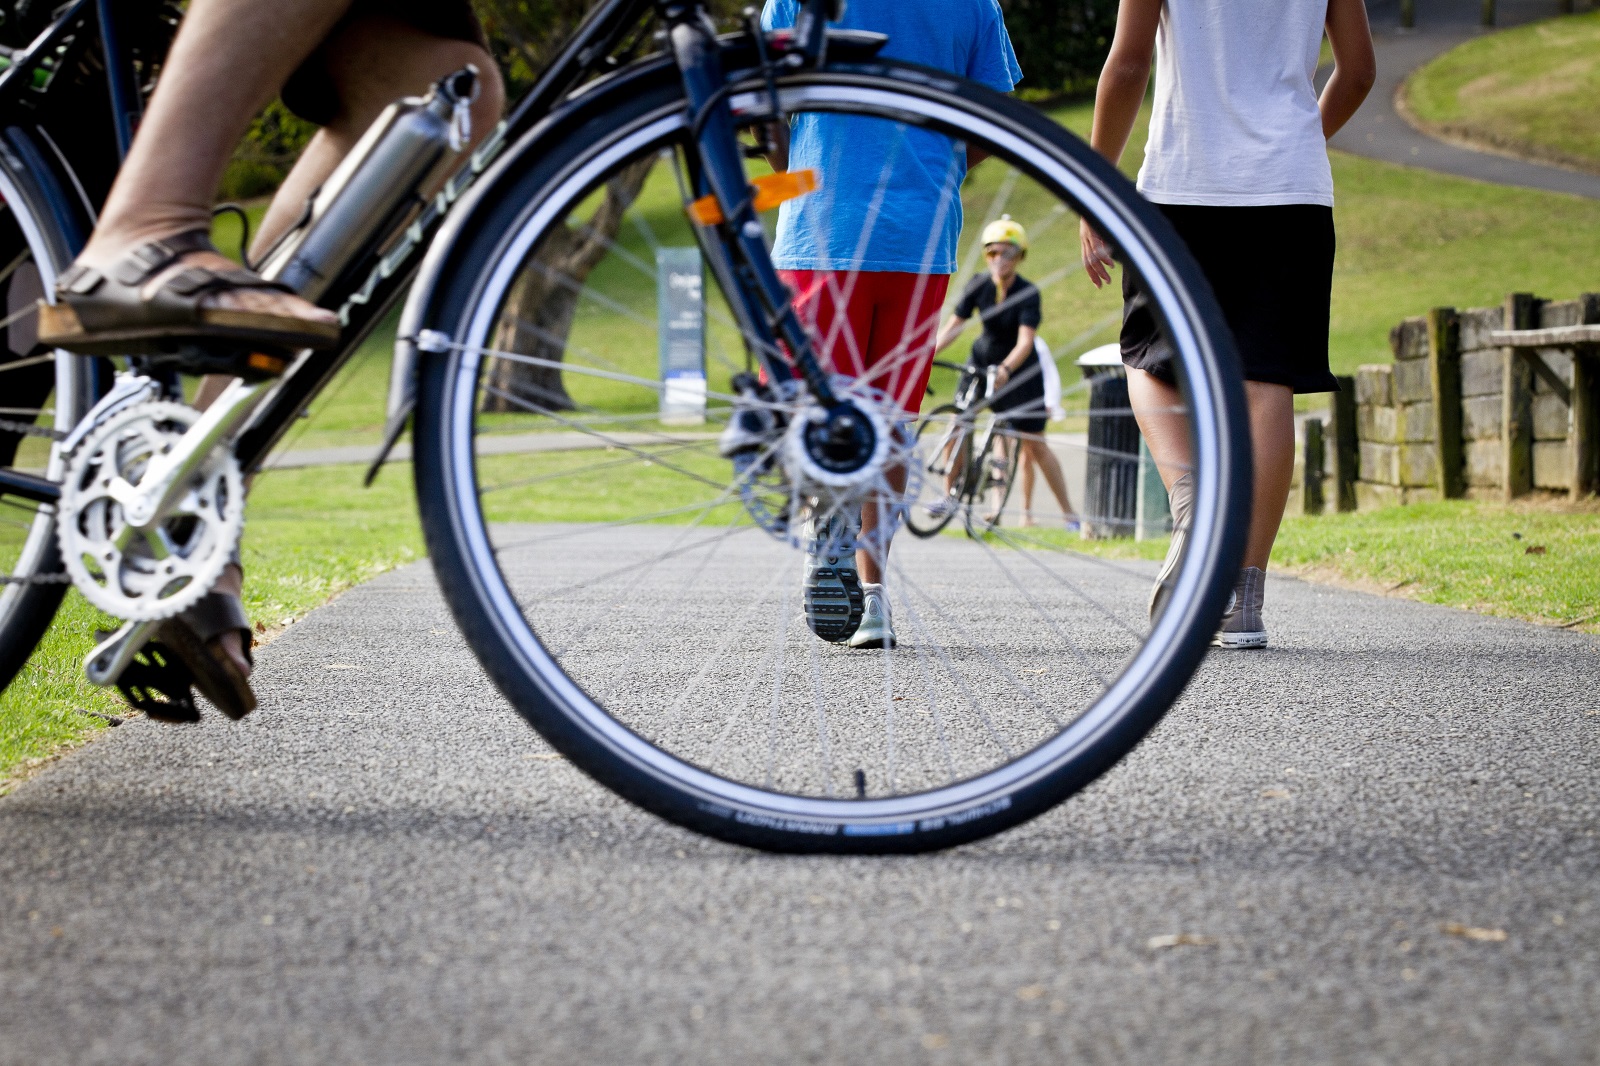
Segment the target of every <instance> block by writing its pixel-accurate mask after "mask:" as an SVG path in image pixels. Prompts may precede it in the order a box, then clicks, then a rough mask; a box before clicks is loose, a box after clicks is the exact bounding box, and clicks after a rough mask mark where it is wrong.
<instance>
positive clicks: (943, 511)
mask: <svg viewBox="0 0 1600 1066" xmlns="http://www.w3.org/2000/svg"><path fill="white" fill-rule="evenodd" d="M916 454H917V459H918V460H919V462H918V467H919V476H918V480H919V482H920V484H919V486H918V492H917V496H916V498H914V499H911V500H908V501H907V503H906V528H907V529H908V530H910V531H911V532H912V533H914V534H916V535H917V536H919V537H932V536H936V535H937V534H939V533H942V532H943V531H944V528H945V527H946V526H948V525H949V524H950V520H951V519H952V518H954V517H955V516H956V512H957V511H958V510H960V509H961V508H962V507H963V506H965V503H964V500H965V496H966V487H967V473H968V471H970V470H971V468H972V467H971V459H972V432H971V424H970V423H968V422H966V421H965V420H963V419H962V417H961V409H960V408H959V407H957V406H956V405H955V404H953V403H947V404H942V405H940V406H939V407H935V408H934V409H933V410H932V411H928V412H926V413H924V414H923V416H922V418H920V419H919V420H918V421H917V446H916ZM946 480H948V481H949V488H948V489H946V487H945V482H946Z"/></svg>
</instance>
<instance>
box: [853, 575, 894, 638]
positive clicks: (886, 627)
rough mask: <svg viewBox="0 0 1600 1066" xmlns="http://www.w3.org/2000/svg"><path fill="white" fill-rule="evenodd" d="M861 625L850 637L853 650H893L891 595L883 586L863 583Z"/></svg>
mask: <svg viewBox="0 0 1600 1066" xmlns="http://www.w3.org/2000/svg"><path fill="white" fill-rule="evenodd" d="M861 600H862V603H861V624H860V625H859V626H857V627H856V631H855V633H853V634H852V635H851V637H850V641H849V644H850V646H851V647H852V648H892V647H894V645H895V639H894V620H893V619H892V618H891V617H890V616H889V595H888V593H886V592H884V591H883V586H882V585H874V584H871V583H870V582H865V581H864V582H862V583H861Z"/></svg>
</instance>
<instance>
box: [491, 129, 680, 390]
mask: <svg viewBox="0 0 1600 1066" xmlns="http://www.w3.org/2000/svg"><path fill="white" fill-rule="evenodd" d="M655 162H656V160H655V157H654V156H650V157H648V158H646V159H641V160H639V161H638V162H635V163H632V164H630V165H629V166H628V167H627V168H625V169H624V170H622V171H619V172H618V173H617V175H616V176H615V177H614V178H612V179H611V180H610V181H609V182H607V183H606V194H605V199H604V200H603V201H602V202H601V204H600V206H599V207H598V208H597V209H596V210H595V212H594V214H593V215H592V216H591V217H590V219H589V221H588V222H587V223H584V224H582V225H580V226H578V227H577V228H572V226H570V225H568V226H561V227H558V228H555V229H552V230H551V231H550V233H549V235H548V236H547V237H546V238H545V240H544V243H543V244H541V245H540V246H539V250H538V251H537V252H536V253H535V254H534V256H533V258H532V259H531V260H529V262H528V265H527V267H526V268H524V270H523V271H522V274H521V275H520V276H519V277H518V278H517V280H516V282H515V283H514V284H513V285H512V287H511V294H510V296H509V297H508V298H507V300H506V306H505V309H504V310H503V311H502V312H501V315H500V324H499V326H498V327H496V329H495V332H494V334H493V337H492V339H491V340H490V344H491V345H492V346H493V348H494V349H495V351H499V352H514V353H516V354H518V355H527V356H531V357H533V358H535V359H540V360H544V361H546V362H547V363H560V362H562V361H563V360H564V359H565V356H566V350H567V335H568V334H569V333H570V332H571V330H572V319H573V316H574V315H576V314H577V310H578V300H579V297H580V296H581V294H582V292H583V285H584V281H585V279H587V278H588V276H589V274H590V272H591V271H593V270H594V268H595V267H596V266H598V265H599V264H600V261H601V260H602V259H604V258H605V255H606V252H607V251H608V250H609V249H610V247H611V242H612V241H613V240H614V239H615V238H616V236H617V231H618V230H619V229H621V228H622V220H623V217H624V216H625V215H626V213H627V211H628V208H629V207H631V206H633V202H634V200H636V199H638V197H639V191H640V190H641V189H642V188H643V187H644V182H645V178H646V177H648V176H649V174H650V169H651V167H652V166H654V165H655ZM575 406H576V405H575V404H574V403H573V402H572V398H571V397H570V396H568V395H567V390H566V386H565V384H564V383H563V381H562V372H561V370H560V368H559V367H556V366H548V365H534V364H530V363H526V362H522V361H519V360H512V359H495V360H494V361H493V362H492V364H491V366H490V371H489V379H488V383H487V386H486V388H485V394H484V400H483V409H484V410H485V411H523V412H532V413H535V414H537V413H542V412H545V411H571V410H573V409H574V408H575Z"/></svg>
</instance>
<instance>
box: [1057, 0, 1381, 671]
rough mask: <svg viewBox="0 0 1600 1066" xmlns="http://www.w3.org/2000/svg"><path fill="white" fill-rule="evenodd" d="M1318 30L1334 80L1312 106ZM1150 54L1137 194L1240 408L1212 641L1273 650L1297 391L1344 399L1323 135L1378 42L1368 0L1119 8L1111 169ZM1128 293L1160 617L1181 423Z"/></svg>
mask: <svg viewBox="0 0 1600 1066" xmlns="http://www.w3.org/2000/svg"><path fill="white" fill-rule="evenodd" d="M1324 34H1326V35H1327V38H1328V40H1329V43H1330V44H1331V45H1332V47H1333V56H1334V72H1333V76H1332V77H1331V78H1330V79H1329V81H1328V84H1327V86H1326V87H1325V88H1324V89H1323V92H1322V95H1321V98H1320V99H1319V98H1318V96H1317V93H1316V89H1315V86H1314V78H1315V76H1316V70H1317V61H1318V57H1319V54H1320V51H1321V45H1322V38H1323V35H1324ZM1152 57H1153V58H1154V65H1155V73H1156V83H1155V104H1154V109H1153V112H1152V115H1151V121H1150V138H1149V141H1148V143H1147V144H1146V147H1145V158H1144V164H1143V166H1141V167H1140V169H1139V181H1138V184H1139V191H1140V192H1141V193H1143V194H1144V195H1145V197H1146V198H1147V199H1149V200H1150V201H1152V202H1153V203H1155V204H1157V205H1159V206H1160V208H1161V210H1162V213H1163V214H1165V215H1166V216H1167V218H1168V220H1169V221H1170V222H1172V224H1173V226H1174V228H1175V229H1176V230H1177V232H1178V234H1179V236H1181V237H1182V238H1183V239H1184V241H1185V242H1186V243H1187V244H1188V246H1189V250H1190V251H1191V252H1192V253H1194V256H1195V259H1196V261H1197V262H1198V263H1199V264H1200V267H1201V270H1202V271H1203V272H1204V273H1205V275H1206V277H1207V280H1209V281H1210V282H1211V286H1212V289H1213V291H1214V292H1215V293H1216V295H1217V301H1218V304H1219V305H1220V307H1221V308H1222V311H1223V315H1224V318H1225V319H1226V320H1227V322H1228V325H1229V327H1230V328H1231V329H1232V331H1233V334H1234V338H1235V341H1236V342H1237V347H1238V349H1239V354H1240V358H1241V361H1242V362H1243V364H1244V369H1245V379H1246V382H1245V384H1246V395H1247V399H1248V402H1249V408H1250V434H1251V445H1252V448H1251V451H1252V454H1253V457H1254V460H1255V463H1254V466H1255V487H1254V497H1253V501H1252V510H1251V520H1250V534H1249V540H1248V543H1247V545H1246V548H1245V557H1244V569H1243V571H1242V573H1241V574H1240V577H1239V580H1238V582H1237V584H1236V585H1235V589H1234V597H1233V599H1232V600H1231V601H1230V606H1229V611H1228V614H1227V615H1226V616H1225V617H1224V619H1223V623H1222V626H1221V629H1220V630H1219V632H1218V634H1217V639H1216V643H1218V644H1220V645H1221V646H1223V647H1233V648H1259V647H1264V646H1265V645H1266V642H1267V634H1266V627H1265V625H1264V624H1263V623H1262V621H1261V603H1262V593H1263V589H1264V577H1265V570H1266V567H1267V561H1268V557H1269V556H1270V555H1271V552H1272V543H1273V541H1274V539H1276V537H1277V533H1278V526H1279V525H1280V523H1281V522H1282V521H1283V511H1284V506H1285V504H1286V503H1287V502H1288V497H1289V482H1290V479H1291V477H1292V472H1293V468H1294V394H1295V393H1296V392H1322V391H1328V390H1330V389H1333V388H1336V387H1337V386H1336V385H1335V383H1334V382H1333V378H1332V376H1331V375H1330V374H1329V372H1328V353H1327V328H1328V301H1329V290H1330V287H1331V284H1332V276H1333V255H1334V233H1333V214H1332V207H1333V191H1334V190H1333V175H1332V171H1331V169H1330V167H1329V164H1328V152H1327V138H1329V137H1331V136H1332V135H1333V134H1334V133H1335V132H1336V131H1337V130H1338V129H1339V128H1340V127H1341V126H1343V125H1344V124H1345V122H1347V121H1348V120H1349V118H1350V116H1351V115H1353V114H1355V111H1356V109H1357V108H1358V107H1360V106H1361V102H1362V101H1363V100H1364V99H1366V95H1367V93H1368V91H1370V90H1371V88H1372V83H1373V81H1374V80H1375V78H1376V64H1375V61H1374V58H1373V54H1372V34H1371V30H1370V29H1369V27H1368V25H1367V12H1366V7H1365V4H1364V2H1363V0H1121V6H1120V7H1119V8H1118V10H1117V29H1116V35H1115V37H1114V38H1113V40H1112V44H1111V54H1110V56H1109V57H1108V58H1107V60H1106V65H1105V68H1104V70H1103V71H1102V72H1101V75H1100V83H1099V87H1098V89H1097V91H1096V94H1095V111H1094V132H1093V135H1092V143H1093V146H1094V148H1095V150H1096V151H1098V152H1100V153H1101V154H1102V155H1104V156H1105V157H1106V158H1107V159H1109V160H1111V162H1112V163H1117V162H1119V161H1120V160H1121V158H1122V153H1123V150H1124V149H1125V148H1126V147H1127V143H1128V137H1129V134H1130V133H1131V132H1132V129H1133V124H1134V120H1135V118H1136V117H1137V115H1138V111H1139V106H1140V104H1141V102H1142V101H1143V99H1144V94H1145V88H1146V86H1147V85H1148V84H1149V80H1150V69H1151V61H1152ZM1080 238H1081V241H1082V245H1083V262H1084V268H1085V270H1086V271H1087V273H1088V275H1089V278H1090V280H1091V281H1093V282H1094V284H1095V285H1096V287H1098V286H1101V285H1104V284H1106V283H1107V282H1109V281H1110V280H1111V270H1112V267H1113V266H1114V257H1113V253H1112V250H1111V249H1110V248H1109V247H1108V246H1107V245H1106V243H1105V241H1104V240H1102V239H1101V237H1100V235H1099V234H1097V233H1096V232H1095V231H1094V230H1093V229H1092V228H1091V227H1090V226H1089V225H1088V224H1087V223H1083V224H1082V225H1081V227H1080ZM1122 286H1123V294H1124V324H1123V334H1122V342H1121V344H1122V354H1123V362H1124V363H1125V364H1126V365H1127V367H1128V393H1129V397H1130V399H1131V401H1132V405H1133V409H1134V414H1135V416H1136V417H1137V419H1138V422H1139V429H1140V431H1141V432H1142V433H1143V434H1144V437H1145V440H1146V442H1147V443H1148V444H1149V446H1150V451H1151V454H1152V455H1153V456H1154V458H1155V461H1156V465H1157V467H1158V468H1159V470H1160V472H1161V477H1162V480H1163V481H1164V482H1165V483H1166V485H1167V490H1168V493H1169V495H1170V497H1171V501H1172V512H1173V520H1174V532H1173V538H1172V547H1171V549H1170V551H1169V552H1168V555H1167V561H1166V563H1165V565H1164V566H1163V567H1162V570H1161V573H1160V575H1159V576H1158V577H1157V580H1156V586H1155V589H1154V590H1153V592H1152V594H1151V602H1150V612H1151V616H1152V618H1154V617H1155V616H1157V615H1159V613H1160V612H1161V610H1162V609H1163V607H1164V606H1165V603H1166V597H1167V595H1168V592H1169V589H1170V586H1169V581H1170V579H1171V578H1172V577H1173V576H1174V575H1175V574H1176V570H1177V566H1178V563H1179V562H1180V561H1181V558H1182V552H1183V548H1184V543H1185V540H1186V531H1187V527H1188V518H1189V514H1188V512H1189V507H1190V504H1191V501H1192V499H1193V481H1192V479H1191V478H1190V477H1189V471H1190V470H1191V469H1192V460H1191V456H1190V441H1189V428H1188V422H1187V418H1186V417H1185V416H1184V415H1183V414H1182V413H1181V412H1182V411H1183V397H1182V393H1181V392H1180V390H1179V389H1178V386H1177V381H1176V378H1175V376H1174V373H1173V371H1172V369H1171V365H1170V364H1171V354H1170V351H1169V350H1168V349H1167V348H1166V347H1165V341H1164V339H1163V338H1162V337H1161V336H1160V327H1159V324H1158V322H1157V320H1156V319H1155V317H1154V315H1153V313H1152V312H1151V310H1150V309H1149V306H1148V301H1147V300H1146V298H1145V297H1144V296H1143V294H1142V293H1141V291H1140V285H1139V282H1138V280H1137V279H1136V278H1132V277H1130V276H1129V275H1128V274H1127V272H1126V271H1124V275H1123V279H1122ZM1175 412H1176V413H1175Z"/></svg>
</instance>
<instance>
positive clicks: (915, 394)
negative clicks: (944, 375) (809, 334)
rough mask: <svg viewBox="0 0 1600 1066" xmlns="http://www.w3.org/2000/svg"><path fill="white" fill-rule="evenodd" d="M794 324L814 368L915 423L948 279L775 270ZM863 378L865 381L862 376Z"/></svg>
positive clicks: (882, 272) (872, 272)
mask: <svg viewBox="0 0 1600 1066" xmlns="http://www.w3.org/2000/svg"><path fill="white" fill-rule="evenodd" d="M778 275H779V277H781V278H783V280H784V283H785V284H787V285H788V286H789V287H790V288H792V289H793V290H794V292H795V297H794V309H795V312H796V313H797V314H798V315H799V316H800V321H801V322H803V323H805V325H806V326H807V327H808V328H809V329H811V330H812V331H813V333H814V335H815V336H817V337H819V338H820V339H821V342H822V351H821V356H822V365H823V367H824V368H825V369H829V370H832V371H833V372H834V373H836V374H847V375H849V376H850V377H852V378H862V377H865V378H866V379H867V383H868V384H870V385H871V386H872V387H873V388H877V389H882V390H883V391H884V392H886V393H888V394H889V395H890V396H892V397H893V398H894V400H895V402H896V403H898V404H899V405H900V409H901V410H902V411H904V412H905V413H906V414H907V415H909V416H912V417H915V416H916V414H917V412H918V411H920V410H921V409H922V397H923V396H924V395H925V394H926V393H927V390H928V372H929V371H930V370H932V369H933V342H934V340H935V339H936V338H937V337H938V335H939V311H940V309H941V308H943V307H944V296H945V290H946V289H947V288H949V285H950V276H949V275H948V274H905V273H900V272H896V271H886V270H868V271H850V270H780V271H779V272H778ZM869 374H870V376H869Z"/></svg>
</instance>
